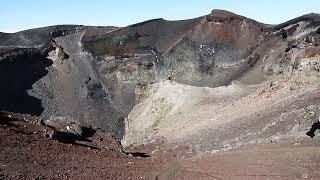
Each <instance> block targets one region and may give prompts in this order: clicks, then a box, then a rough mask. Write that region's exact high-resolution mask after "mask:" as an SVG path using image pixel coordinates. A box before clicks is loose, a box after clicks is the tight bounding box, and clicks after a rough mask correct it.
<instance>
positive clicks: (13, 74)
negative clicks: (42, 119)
mask: <svg viewBox="0 0 320 180" xmlns="http://www.w3.org/2000/svg"><path fill="white" fill-rule="evenodd" d="M50 65H52V61H51V60H50V59H47V58H46V57H44V56H43V55H41V54H40V52H32V51H30V50H26V53H23V54H19V55H18V56H11V57H10V58H7V59H3V60H1V61H0V83H1V86H0V110H1V111H10V112H16V113H23V114H31V115H40V114H41V113H42V111H43V107H42V104H41V100H40V99H37V98H35V97H32V96H30V95H28V94H27V90H29V89H32V85H33V84H34V83H35V82H36V81H38V80H39V79H41V78H42V77H44V76H45V75H47V74H48V71H47V70H46V67H48V66H50Z"/></svg>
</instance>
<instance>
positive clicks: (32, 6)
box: [0, 0, 320, 32]
mask: <svg viewBox="0 0 320 180" xmlns="http://www.w3.org/2000/svg"><path fill="white" fill-rule="evenodd" d="M0 5H1V7H2V8H1V11H0V16H1V18H2V20H1V23H0V32H16V31H20V30H25V29H30V28H36V27H43V26H50V25H57V24H79V25H95V26H119V27H123V26H127V25H130V24H134V23H138V22H142V21H145V20H149V19H154V18H164V19H166V20H183V19H190V18H196V17H199V16H203V15H207V14H209V13H210V12H211V10H212V9H224V10H228V11H231V12H234V13H236V14H239V15H243V16H246V17H248V18H251V19H255V20H257V21H260V22H263V23H267V24H278V23H282V22H285V21H287V20H290V19H292V18H295V17H298V16H301V15H303V14H307V13H320V1H319V0H305V1H301V0H291V1H290V0H197V1H196V0H190V1H186V0H162V1H151V0H136V1H130V0H122V1H120V0H118V1H109V0H90V1H89V0H55V1H49V0H1V1H0Z"/></svg>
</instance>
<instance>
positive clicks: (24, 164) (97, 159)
mask: <svg viewBox="0 0 320 180" xmlns="http://www.w3.org/2000/svg"><path fill="white" fill-rule="evenodd" d="M22 119H24V120H22ZM28 119H29V118H20V120H17V119H15V118H14V116H11V118H8V117H7V116H3V115H2V116H1V118H0V151H1V154H0V179H154V180H156V179H246V180H247V179H259V180H260V179H268V180H272V179H279V180H280V179H281V180H282V179H320V173H319V171H318V170H319V168H320V159H319V156H318V154H319V152H320V151H319V148H318V147H319V143H314V141H313V140H311V139H310V140H309V141H306V143H305V144H298V145H293V144H283V145H281V144H270V145H252V146H251V147H245V148H240V149H236V150H231V151H228V152H224V153H217V154H212V155H201V156H193V155H192V153H190V149H188V148H187V147H184V148H182V147H179V148H175V149H174V150H170V149H165V148H163V147H161V146H159V145H145V146H140V147H135V148H131V152H135V151H134V150H137V151H138V150H139V152H140V153H132V154H133V155H128V153H124V151H121V147H120V146H119V145H118V143H117V142H116V141H115V140H113V139H112V138H111V137H110V136H107V135H105V134H103V133H100V134H99V135H94V136H92V137H91V138H90V139H89V140H91V141H92V142H77V143H74V144H64V143H61V142H58V141H56V140H51V139H48V138H47V137H45V135H44V132H45V131H46V129H47V128H46V127H43V126H40V125H36V124H33V123H30V122H27V121H28ZM155 149H157V150H155ZM143 152H147V153H146V154H144V153H143Z"/></svg>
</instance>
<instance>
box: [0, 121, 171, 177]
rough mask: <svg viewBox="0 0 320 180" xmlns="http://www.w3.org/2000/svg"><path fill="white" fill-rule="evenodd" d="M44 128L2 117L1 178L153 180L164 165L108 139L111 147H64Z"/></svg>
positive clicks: (0, 130) (64, 145) (158, 160)
mask: <svg viewBox="0 0 320 180" xmlns="http://www.w3.org/2000/svg"><path fill="white" fill-rule="evenodd" d="M44 129H45V128H44V127H42V126H39V125H34V124H31V123H28V122H23V121H11V120H10V118H3V117H2V118H1V121H0V151H1V154H0V179H70V178H71V179H153V178H156V175H157V172H158V171H159V169H161V168H162V165H163V164H165V162H162V160H160V159H154V158H151V157H133V156H132V155H131V156H129V155H126V154H125V153H122V152H121V151H118V150H117V149H119V148H118V147H117V145H116V143H114V142H113V141H112V140H111V138H108V137H102V136H100V137H99V140H100V141H101V140H102V139H103V138H104V139H107V142H104V143H105V144H107V145H108V147H106V146H104V147H96V146H95V145H90V144H89V145H88V144H87V145H81V143H82V142H79V144H78V145H77V144H63V143H60V142H58V141H56V140H50V139H48V138H46V137H45V136H44V135H43V132H44ZM90 146H92V147H90ZM146 156H147V155H146Z"/></svg>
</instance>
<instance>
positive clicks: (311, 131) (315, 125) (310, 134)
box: [306, 121, 320, 138]
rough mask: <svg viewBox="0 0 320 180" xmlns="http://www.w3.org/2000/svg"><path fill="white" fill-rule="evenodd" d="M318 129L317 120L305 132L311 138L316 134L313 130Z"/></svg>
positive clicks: (319, 125) (319, 127) (319, 124)
mask: <svg viewBox="0 0 320 180" xmlns="http://www.w3.org/2000/svg"><path fill="white" fill-rule="evenodd" d="M318 129H320V122H319V121H317V122H315V123H313V125H312V127H311V129H310V130H309V131H308V132H307V133H306V134H307V135H308V136H309V137H311V138H314V137H315V136H316V135H315V132H316V131H317V130H318Z"/></svg>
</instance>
